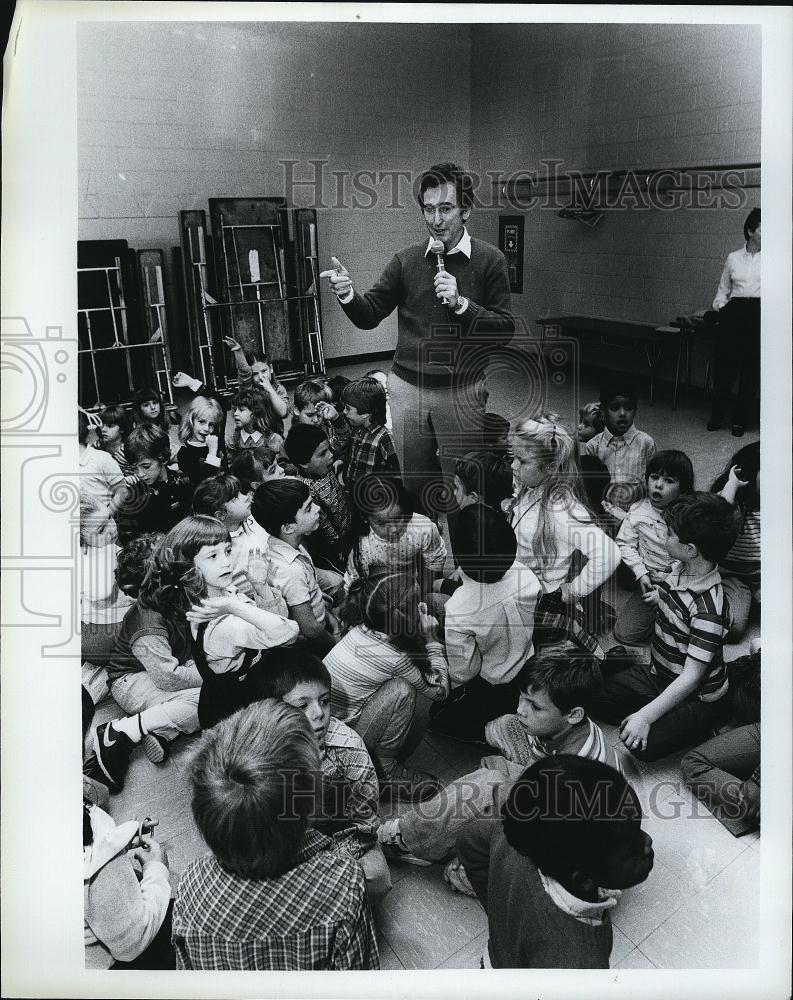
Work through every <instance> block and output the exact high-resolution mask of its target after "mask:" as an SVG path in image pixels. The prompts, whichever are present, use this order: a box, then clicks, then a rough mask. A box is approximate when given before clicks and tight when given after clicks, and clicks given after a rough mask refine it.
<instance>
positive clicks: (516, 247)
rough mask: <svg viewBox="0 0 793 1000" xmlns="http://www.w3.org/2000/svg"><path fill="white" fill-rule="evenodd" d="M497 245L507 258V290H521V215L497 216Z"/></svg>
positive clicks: (519, 291)
mask: <svg viewBox="0 0 793 1000" xmlns="http://www.w3.org/2000/svg"><path fill="white" fill-rule="evenodd" d="M498 245H499V248H500V249H501V252H502V253H503V254H504V256H505V257H506V258H507V273H508V274H509V290H510V291H511V292H517V293H518V294H520V293H521V292H522V291H523V216H522V215H500V216H499V218H498Z"/></svg>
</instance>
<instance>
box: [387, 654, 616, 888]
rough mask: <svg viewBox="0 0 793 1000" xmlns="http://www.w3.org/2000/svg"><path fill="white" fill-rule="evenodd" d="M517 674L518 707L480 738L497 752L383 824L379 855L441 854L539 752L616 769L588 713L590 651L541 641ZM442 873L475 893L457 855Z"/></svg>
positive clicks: (592, 675)
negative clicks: (542, 644)
mask: <svg viewBox="0 0 793 1000" xmlns="http://www.w3.org/2000/svg"><path fill="white" fill-rule="evenodd" d="M521 680H522V686H521V694H520V700H519V702H518V711H517V714H515V715H504V716H501V717H500V718H498V719H494V720H493V721H492V722H490V723H488V725H487V727H486V729H485V734H486V738H487V742H488V743H489V744H490V745H491V746H494V747H496V748H497V749H499V750H500V751H501V755H496V754H494V755H492V756H489V757H483V758H482V760H481V762H480V767H479V770H477V771H473V772H471V774H466V775H464V776H463V777H462V778H458V779H457V780H456V781H453V782H451V784H449V785H447V786H446V787H445V788H443V789H442V790H441V791H440V792H439V793H438V794H437V795H435V796H433V797H432V798H431V799H426V800H425V801H424V802H422V804H421V807H420V808H415V809H410V810H408V812H406V813H403V815H401V816H400V817H399V818H398V819H392V820H387V821H386V822H385V823H383V824H382V826H381V827H380V829H379V830H378V832H377V836H378V839H379V840H380V843H381V844H382V845H383V849H384V852H385V855H386V857H388V858H391V859H392V860H395V861H407V862H408V863H409V864H418V865H422V864H424V865H426V864H430V863H431V861H440V860H441V859H443V858H444V857H447V856H448V855H449V854H450V853H451V852H452V851H453V849H454V845H455V841H456V839H457V837H458V835H459V834H460V833H461V832H462V830H464V829H465V828H466V827H467V826H468V825H469V824H471V823H472V822H474V820H476V819H477V817H480V816H489V817H492V818H493V819H498V816H499V811H500V808H501V806H502V805H503V803H504V802H506V800H507V797H508V796H509V791H510V789H511V788H512V786H513V784H514V783H515V781H517V779H518V778H519V777H520V775H521V774H522V773H523V771H524V770H525V769H526V767H528V766H529V765H531V764H534V763H536V762H537V761H538V760H542V759H543V758H545V757H551V756H555V755H557V754H574V755H576V756H580V757H587V758H589V759H591V760H598V761H601V762H602V763H604V764H608V765H610V766H611V767H614V768H616V769H617V770H621V766H620V759H619V754H617V753H616V752H615V751H614V749H613V748H612V747H611V746H609V743H608V741H607V740H606V737H605V736H604V734H603V731H602V730H601V728H600V726H598V725H597V724H596V723H594V722H593V721H592V720H591V719H590V718H589V717H588V715H587V711H588V706H589V704H590V702H591V701H592V700H593V699H594V697H595V694H596V692H597V691H598V690H599V688H600V686H601V684H602V678H601V674H600V668H599V667H598V664H597V661H596V660H595V659H594V657H593V656H592V655H591V654H589V653H588V652H586V650H583V649H580V648H579V647H576V646H574V645H573V644H572V643H564V644H562V645H559V646H552V647H546V648H545V649H543V650H542V651H541V652H539V653H538V654H537V655H536V656H535V657H534V658H533V659H532V660H531V661H529V663H527V664H526V665H525V666H524V667H523V670H522V672H521ZM444 877H445V878H446V881H447V882H448V883H449V884H450V885H451V886H452V888H453V889H457V890H458V891H460V892H464V893H465V894H466V895H469V896H473V895H474V891H473V889H472V888H471V887H470V886H469V885H468V884H467V880H466V877H465V872H464V871H463V869H462V868H461V867H460V862H459V861H458V860H457V859H456V858H454V859H452V860H451V861H450V862H449V863H448V864H447V865H446V870H445V872H444Z"/></svg>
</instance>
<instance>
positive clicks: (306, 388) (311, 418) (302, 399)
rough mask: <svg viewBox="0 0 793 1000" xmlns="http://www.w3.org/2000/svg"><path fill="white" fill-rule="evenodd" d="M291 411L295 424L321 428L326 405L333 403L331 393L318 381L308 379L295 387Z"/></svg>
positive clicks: (323, 383)
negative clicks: (312, 425) (314, 425)
mask: <svg viewBox="0 0 793 1000" xmlns="http://www.w3.org/2000/svg"><path fill="white" fill-rule="evenodd" d="M293 402H294V406H293V409H292V415H293V420H292V423H293V424H295V423H297V424H316V425H317V426H321V425H322V424H323V421H324V417H323V413H324V412H327V410H326V405H331V404H332V403H333V393H332V392H331V390H330V389H329V388H328V386H327V385H326V384H325V382H323V381H321V380H320V379H315V378H310V379H306V381H305V382H301V383H300V384H299V385H297V386H295V392H294V399H293Z"/></svg>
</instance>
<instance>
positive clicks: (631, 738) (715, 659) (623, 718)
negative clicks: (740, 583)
mask: <svg viewBox="0 0 793 1000" xmlns="http://www.w3.org/2000/svg"><path fill="white" fill-rule="evenodd" d="M737 517H738V515H737V513H736V511H735V509H734V508H733V507H732V506H731V505H730V504H729V503H728V502H727V501H726V500H725V499H724V498H723V497H720V496H715V495H714V494H712V493H692V494H690V495H689V496H681V497H680V498H679V499H677V500H675V502H674V503H672V504H670V505H669V506H668V507H667V508H666V510H665V511H664V520H665V521H666V523H667V526H668V529H669V534H668V540H667V547H668V550H669V556H670V558H671V559H672V571H671V573H670V574H669V576H667V577H666V579H664V580H662V581H661V582H660V583H659V584H658V585H657V588H656V593H657V611H656V616H655V634H654V636H653V644H652V651H651V657H650V665H649V667H647V666H645V665H644V664H641V663H635V664H633V666H631V667H630V668H628V669H626V670H622V671H620V672H618V673H615V674H613V675H608V676H606V679H605V685H604V689H603V692H602V695H601V696H600V697H599V698H598V701H597V705H596V706H594V708H593V712H594V715H595V718H602V719H604V721H606V722H610V723H612V724H614V725H619V726H620V727H621V731H620V738H621V739H622V742H623V743H624V744H625V746H626V747H627V748H628V749H629V750H630V751H631V753H633V754H634V755H635V756H636V757H638V758H639V759H640V760H657V759H658V758H659V757H663V756H665V755H666V754H669V753H672V752H673V751H675V750H681V749H683V748H684V747H687V746H690V745H691V744H692V743H701V742H702V740H703V739H706V738H707V737H708V736H710V735H712V732H713V728H714V726H718V725H720V724H721V721H722V719H723V716H724V713H725V711H727V708H728V706H727V700H725V698H724V696H725V695H726V694H727V691H728V688H729V683H728V678H727V670H726V668H725V665H724V658H723V656H722V647H723V644H724V640H725V637H726V635H727V632H728V630H729V625H730V612H729V602H728V601H727V599H726V597H725V595H724V588H723V587H722V584H721V576H720V575H719V571H718V568H717V565H718V562H719V560H720V559H723V558H724V556H725V555H726V554H727V552H729V550H730V548H731V547H732V545H733V543H734V541H735V538H736V535H737V534H738V521H737Z"/></svg>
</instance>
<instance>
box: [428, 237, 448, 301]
mask: <svg viewBox="0 0 793 1000" xmlns="http://www.w3.org/2000/svg"><path fill="white" fill-rule="evenodd" d="M443 249H444V248H443V243H442V242H441V241H440V240H433V241H432V246H431V247H430V250H431V251H432V253H434V254H435V258H436V260H437V261H438V271H439V272H440V271H444V270H445V269H446V268H445V265H444V263H443ZM441 302H442V303H443V305H445V306H448V304H449V302H448V300H447V299H441Z"/></svg>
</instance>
